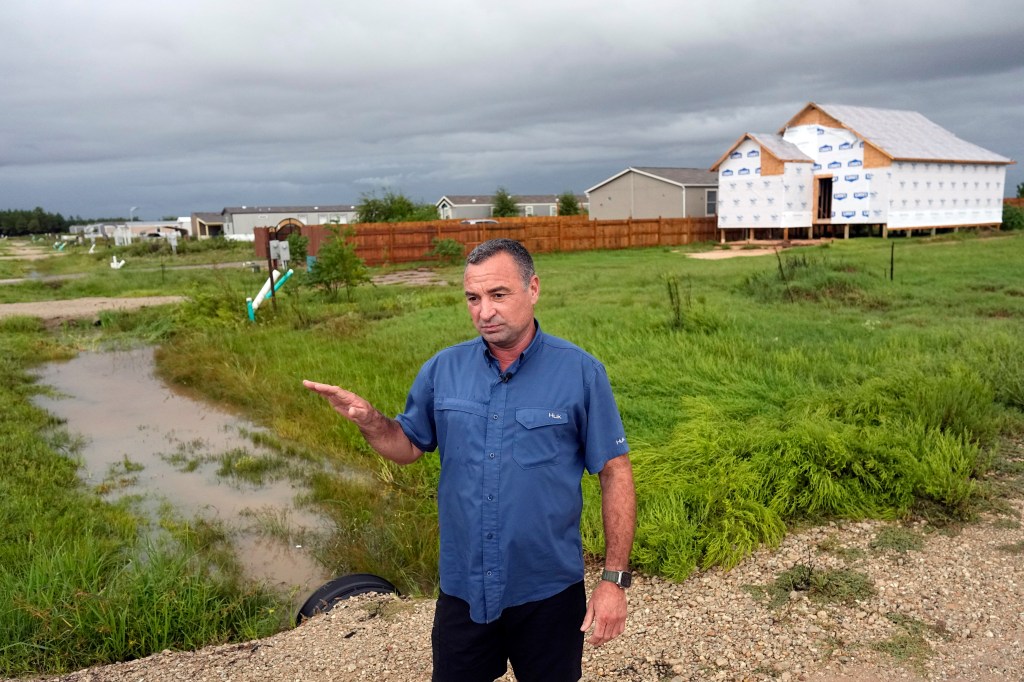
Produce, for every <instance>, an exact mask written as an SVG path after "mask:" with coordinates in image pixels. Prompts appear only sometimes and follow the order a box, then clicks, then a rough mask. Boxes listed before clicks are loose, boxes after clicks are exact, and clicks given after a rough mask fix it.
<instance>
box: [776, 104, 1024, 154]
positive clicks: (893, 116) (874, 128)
mask: <svg viewBox="0 0 1024 682" xmlns="http://www.w3.org/2000/svg"><path fill="white" fill-rule="evenodd" d="M808 109H817V110H818V111H821V112H822V113H824V114H825V115H827V116H830V117H832V118H833V119H835V120H836V121H838V122H839V123H840V124H841V125H842V126H843V127H845V128H846V129H848V130H850V131H851V132H853V133H854V134H856V135H857V136H858V137H860V138H861V139H863V140H864V141H865V142H868V143H869V144H871V145H873V146H874V147H875V148H877V149H878V150H879V151H880V152H882V153H883V154H885V155H886V156H888V157H890V158H891V159H893V160H894V161H968V162H975V163H977V162H986V163H997V164H1010V163H1014V161H1013V160H1011V159H1008V158H1006V157H1005V156H1002V155H1001V154H996V153H995V152H992V151H989V150H987V149H985V148H983V147H979V146H978V145H976V144H973V143H971V142H968V141H966V140H961V139H960V138H959V137H957V136H956V135H954V134H953V133H951V132H950V131H948V130H946V129H945V128H943V127H942V126H940V125H938V124H936V123H933V122H932V121H930V120H928V119H927V118H926V117H925V116H923V115H922V114H919V113H917V112H916V111H904V110H900V109H875V108H872V107H854V106H847V105H843V104H816V103H814V102H810V103H808V104H807V106H805V107H804V108H803V109H801V110H800V112H799V113H798V114H797V115H796V116H794V117H793V118H791V119H790V120H789V122H788V123H786V125H785V126H783V127H782V128H781V129H780V130H779V133H780V134H781V133H783V132H784V131H785V130H786V129H787V128H789V127H790V126H791V125H792V124H793V122H794V121H796V120H797V119H799V118H800V117H801V116H803V115H804V113H805V112H807V110H808Z"/></svg>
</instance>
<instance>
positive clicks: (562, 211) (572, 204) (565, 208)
mask: <svg viewBox="0 0 1024 682" xmlns="http://www.w3.org/2000/svg"><path fill="white" fill-rule="evenodd" d="M579 214H580V202H579V201H578V200H577V199H576V195H575V194H574V193H572V192H569V191H565V192H562V193H561V194H559V195H558V215H579Z"/></svg>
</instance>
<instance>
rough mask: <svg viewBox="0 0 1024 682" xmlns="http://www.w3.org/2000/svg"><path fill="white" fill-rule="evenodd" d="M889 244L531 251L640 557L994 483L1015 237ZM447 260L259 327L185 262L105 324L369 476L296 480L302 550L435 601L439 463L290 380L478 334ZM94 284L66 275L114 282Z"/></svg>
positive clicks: (711, 552) (1014, 401)
mask: <svg viewBox="0 0 1024 682" xmlns="http://www.w3.org/2000/svg"><path fill="white" fill-rule="evenodd" d="M892 243H894V242H891V241H883V240H877V239H861V240H854V241H851V242H849V243H838V242H837V243H833V244H831V245H825V246H821V247H812V248H807V249H801V250H799V251H794V252H785V253H781V254H779V257H778V258H776V257H774V256H769V257H764V258H742V259H733V260H722V261H699V260H692V259H689V258H687V257H686V256H685V254H683V253H677V252H674V251H672V250H668V249H645V250H630V251H618V252H605V253H576V254H551V255H540V256H538V257H537V259H536V260H537V267H538V272H539V273H540V276H541V279H542V296H541V302H540V305H539V307H538V311H537V314H538V318H539V319H540V321H541V323H542V325H543V328H544V329H545V330H546V331H548V332H550V333H554V334H557V335H559V336H563V337H565V338H568V339H570V340H572V341H574V342H576V343H578V344H579V345H581V346H583V347H584V348H585V349H587V350H589V351H591V352H593V353H594V354H595V355H596V356H597V357H598V358H600V359H601V360H602V361H603V362H604V363H605V365H606V367H607V368H608V373H609V376H610V377H611V380H612V384H613V387H614V389H615V392H616V397H617V400H618V403H619V407H620V411H621V413H622V415H623V419H624V421H625V423H626V429H627V434H628V437H629V440H630V444H631V448H632V454H631V456H632V459H633V462H634V472H635V475H636V481H637V492H638V527H637V536H636V543H635V546H634V552H633V556H632V562H633V564H634V565H635V566H637V567H639V568H641V569H643V570H645V571H648V572H652V573H658V574H661V575H665V576H669V577H672V578H675V579H682V578H685V577H686V576H687V575H689V574H690V573H691V572H692V571H693V570H695V569H697V568H702V567H708V566H714V565H721V566H725V567H728V566H732V565H735V564H736V563H737V562H738V561H740V560H741V559H742V558H743V557H744V556H746V555H747V554H749V553H750V552H751V551H753V550H754V549H756V548H757V547H759V546H762V545H765V544H768V545H771V544H774V543H777V542H778V541H779V540H780V539H781V538H782V537H783V536H784V534H785V532H786V529H787V527H788V526H790V525H791V524H793V523H805V522H808V521H810V522H815V521H819V520H822V519H828V518H836V517H840V518H853V519H856V518H866V517H883V518H896V517H901V516H905V515H907V514H912V513H921V514H926V515H928V516H929V518H935V517H937V516H944V517H947V518H968V517H970V516H971V515H972V514H973V513H974V511H975V509H976V505H977V504H978V503H979V501H981V500H983V499H984V498H985V497H986V496H987V495H989V494H991V493H990V492H989V489H988V487H987V485H986V483H985V481H984V474H985V472H986V470H987V469H988V467H989V466H990V465H991V463H992V462H993V461H994V459H996V458H997V457H998V451H997V449H998V443H999V439H1000V436H1001V434H1004V433H1006V432H1008V431H1010V430H1014V429H1017V430H1019V429H1021V428H1022V423H1024V420H1022V418H1021V410H1022V407H1024V402H1022V400H1024V328H1022V327H1024V324H1022V323H1024V284H1022V283H1021V282H1020V275H1019V263H1020V262H1021V261H1022V259H1024V237H1022V236H1017V235H1014V236H1011V237H999V238H994V239H978V238H975V237H966V238H963V237H961V238H956V239H935V240H929V239H916V238H915V239H912V240H899V242H898V243H897V247H896V249H895V253H894V254H893V251H892V250H891V244H892ZM891 256H894V258H893V261H892V262H893V265H894V267H893V269H892V274H893V276H892V278H891V279H890V276H889V275H890V257H891ZM441 272H442V274H443V275H444V276H445V277H446V278H447V279H448V280H449V281H451V282H453V283H455V286H453V287H422V288H416V287H401V286H398V287H383V286H381V287H370V286H367V287H360V288H359V289H358V290H357V292H356V293H355V295H354V297H353V300H352V301H351V302H347V301H346V302H341V303H328V302H325V301H323V300H322V299H321V298H320V297H319V296H318V295H316V294H315V293H312V292H310V291H308V290H305V289H303V288H302V287H299V286H294V287H286V288H285V289H284V290H282V294H283V295H282V296H280V297H279V298H278V300H277V302H276V306H275V307H270V306H268V307H265V308H261V309H260V312H259V314H258V316H257V321H256V323H251V322H249V321H248V319H247V318H246V316H245V313H244V298H245V296H246V295H252V293H251V291H249V290H250V289H253V290H254V288H255V287H258V282H257V281H256V280H259V279H260V277H259V275H255V276H253V277H248V278H247V276H245V275H243V273H238V272H236V273H233V274H222V275H217V274H208V275H198V274H197V275H195V276H194V277H191V276H190V277H188V278H187V281H185V280H182V281H178V280H172V282H173V283H172V285H171V286H170V287H169V288H171V289H172V290H177V291H183V292H185V293H188V294H189V296H190V299H189V301H188V302H187V303H185V304H183V305H181V306H179V307H177V308H176V309H175V310H174V311H173V313H171V314H166V313H159V312H156V311H147V312H142V313H138V314H133V315H116V316H110V317H109V318H107V319H105V321H104V324H103V325H102V327H101V329H100V332H99V333H101V334H108V335H115V336H116V335H123V336H125V337H131V335H132V334H138V335H140V336H148V337H149V338H151V339H159V340H161V341H162V347H161V350H160V352H159V353H158V356H157V357H158V364H159V370H160V372H161V373H162V375H163V376H164V377H165V378H167V379H168V380H170V381H172V382H175V383H177V384H179V385H182V386H185V387H188V388H189V389H191V390H195V391H198V392H200V393H202V394H204V395H206V396H208V397H210V398H212V399H214V400H216V401H218V402H221V403H225V404H228V405H231V406H233V407H235V408H237V409H239V410H242V411H244V412H245V413H247V414H248V415H249V416H250V417H251V418H253V419H254V420H256V421H258V422H261V423H262V424H264V425H266V426H268V427H269V428H270V429H272V430H273V432H274V433H276V434H277V437H278V438H280V439H281V441H282V443H292V444H294V447H291V446H289V447H287V448H283V450H285V451H294V452H303V451H312V452H317V453H321V454H323V455H325V456H326V457H328V458H329V459H331V460H333V461H336V462H338V463H339V464H344V465H345V467H348V468H349V470H351V468H352V467H355V468H356V469H357V470H359V471H362V472H365V475H361V476H352V475H351V474H349V473H334V474H332V473H328V472H324V473H320V474H317V475H315V476H313V477H312V478H311V480H310V486H311V487H310V492H309V500H310V501H311V502H312V503H313V504H316V505H318V506H319V507H320V508H321V509H322V510H323V511H324V512H325V513H326V514H328V515H329V516H330V517H331V518H332V519H333V520H334V525H335V532H334V533H333V536H332V537H331V538H330V540H328V541H327V542H325V543H323V544H322V545H320V546H318V547H317V548H316V552H317V556H318V557H319V558H320V559H321V560H322V561H323V562H324V563H325V564H326V565H327V566H328V568H329V569H331V570H333V571H335V572H337V573H339V574H340V573H345V572H354V571H369V572H374V573H378V574H380V575H383V576H385V577H388V578H389V579H391V580H392V581H394V582H395V583H396V584H398V586H399V587H400V589H402V591H403V592H406V593H431V592H433V591H434V590H435V589H436V585H437V576H436V562H437V551H438V550H437V538H436V508H435V499H434V496H435V492H436V485H437V476H438V462H437V457H436V455H427V456H426V457H424V458H423V459H422V460H421V461H420V462H418V463H416V464H414V465H411V466H408V467H397V466H395V465H393V464H391V463H388V462H385V461H383V460H381V459H380V458H379V457H378V456H377V455H375V454H374V453H373V452H372V451H371V450H370V449H369V447H368V446H367V445H366V444H365V443H364V442H363V440H362V438H361V437H360V435H359V433H358V431H357V430H356V429H355V428H354V427H352V426H351V425H349V424H347V422H345V421H344V420H343V419H341V418H339V417H338V416H337V415H335V414H334V413H333V412H332V411H331V410H330V409H329V408H328V407H327V406H326V405H325V404H324V403H323V401H322V400H320V399H318V398H317V397H316V396H314V395H312V394H310V393H309V392H308V391H306V390H305V389H303V388H302V386H301V383H300V381H301V380H302V379H304V378H310V379H317V380H321V381H328V382H333V383H338V384H340V385H342V386H345V387H347V388H350V389H352V390H354V391H356V392H358V393H360V394H362V395H364V396H366V397H367V398H369V399H371V400H372V401H373V402H374V404H375V405H376V406H377V407H378V408H380V409H381V410H382V411H384V412H385V413H387V414H395V413H397V412H398V411H400V410H401V409H402V407H403V405H404V400H405V395H406V392H407V390H408V387H409V385H410V383H411V382H412V379H413V377H414V376H415V374H416V372H417V370H418V369H419V367H420V365H421V364H422V363H423V362H424V361H425V360H426V359H427V358H428V357H429V356H430V355H432V354H433V353H434V352H436V351H437V350H439V349H441V348H443V347H445V346H447V345H450V344H452V343H454V342H457V341H461V340H463V339H465V338H468V337H469V336H471V334H472V327H471V325H470V323H469V321H468V316H467V314H466V311H465V304H464V302H463V296H462V295H461V290H460V289H459V284H460V283H461V273H460V270H459V268H457V267H453V268H446V269H442V271H441ZM106 274H107V273H104V275H106ZM156 276H157V274H156V273H150V275H148V277H149V279H146V277H140V278H139V279H138V280H132V281H130V282H129V283H130V285H131V287H132V291H136V292H138V291H149V290H152V289H153V288H155V287H154V279H153V278H154V277H156ZM108 279H110V278H109V277H101V276H99V274H98V273H97V274H96V275H90V276H89V277H88V278H86V279H85V280H84V281H82V282H81V284H72V283H67V284H65V285H64V286H67V287H71V288H70V289H68V291H96V290H100V289H102V290H108V288H109V290H113V289H114V288H115V287H114V286H113V285H110V284H107V283H106V280H108ZM250 280H251V281H250ZM666 283H669V284H670V286H668V287H666ZM672 283H675V286H674V288H673V287H672V286H671V284H672ZM19 289H20V288H19ZM35 295H37V293H36V291H35V290H32V289H22V290H21V291H16V292H15V293H12V294H10V296H12V297H15V296H28V297H31V296H35ZM161 315H163V319H164V321H163V322H161V318H160V316H161ZM10 324H14V323H10ZM19 324H23V323H19ZM65 333H68V334H71V335H72V336H73V337H74V338H75V339H76V341H81V339H82V338H83V337H84V336H85V335H86V334H87V333H88V332H87V331H86V330H84V329H81V328H75V329H70V330H69V329H66V330H65ZM60 352H64V351H60ZM40 428H41V427H40ZM341 469H344V467H339V470H341ZM583 489H584V496H585V502H586V503H585V508H584V519H583V524H582V531H583V536H584V544H585V549H586V551H587V552H589V553H592V554H600V553H601V552H602V551H603V537H602V528H601V515H600V502H599V497H600V490H599V485H598V483H597V479H596V477H586V478H585V480H584V486H583ZM22 513H25V512H24V511H23V512H22Z"/></svg>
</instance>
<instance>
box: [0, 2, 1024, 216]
mask: <svg viewBox="0 0 1024 682" xmlns="http://www.w3.org/2000/svg"><path fill="white" fill-rule="evenodd" d="M0 74H2V75H0V209H9V208H33V207H35V206H42V207H43V208H44V209H46V210H48V211H51V212H58V211H59V212H61V213H63V214H64V215H65V216H69V215H81V216H83V217H116V216H127V215H128V214H129V211H130V209H131V207H133V206H137V207H138V208H137V209H136V211H135V215H136V216H139V217H142V218H144V219H154V220H155V219H159V218H161V217H163V216H168V215H180V216H186V215H189V214H190V213H192V212H194V211H220V210H221V209H222V208H223V207H225V206H241V205H249V206H251V205H294V204H303V205H318V204H346V203H357V202H358V201H359V199H360V197H361V196H362V195H363V194H364V193H369V192H375V191H376V192H378V193H380V191H381V190H383V189H390V190H393V191H400V192H403V193H405V194H406V195H407V196H409V197H411V198H413V199H415V200H417V201H426V202H430V203H434V202H435V201H437V199H439V198H440V197H441V196H442V195H444V194H493V193H494V191H495V190H496V189H497V187H499V186H504V187H506V188H507V189H508V190H509V191H511V192H512V193H514V194H546V193H551V194H557V193H560V192H563V191H565V190H573V191H576V192H580V193H582V192H583V191H584V190H586V189H587V188H589V187H591V186H593V185H595V184H597V183H598V182H600V181H602V180H604V179H606V178H608V177H610V176H612V175H614V174H615V173H618V172H619V171H621V170H623V169H625V168H627V167H628V166H685V167H700V168H707V167H709V166H710V165H711V164H713V163H714V162H715V161H716V160H717V159H718V157H719V156H721V155H722V154H723V153H724V152H725V151H726V150H727V148H728V147H729V146H730V145H731V144H732V143H733V142H734V141H735V140H736V139H737V138H738V137H739V136H740V135H741V134H743V133H744V132H748V131H749V132H774V131H776V130H778V129H779V128H780V127H781V126H782V125H784V124H785V123H786V121H788V120H789V118H791V117H792V116H793V115H795V114H796V113H797V112H798V111H799V109H800V108H801V107H802V106H803V105H805V104H806V103H807V102H811V101H814V102H821V103H828V104H847V105H857V106H872V107H883V108H893V109H911V110H914V111H918V112H920V113H922V114H924V115H925V116H927V117H928V118H930V119H931V120H932V121H934V122H935V123H937V124H939V125H941V126H943V127H945V128H947V129H949V130H951V131H952V132H953V133H955V134H956V135H958V136H959V137H961V138H963V139H966V140H968V141H970V142H973V143H975V144H977V145H980V146H982V147H985V148H987V149H990V150H992V151H994V152H997V153H999V154H1002V155H1003V156H1007V157H1010V158H1012V159H1014V160H1016V161H1018V162H1021V161H1024V125H1022V124H1024V12H1021V11H1020V3H1019V0H970V1H967V0H929V1H917V0H914V1H910V0H884V1H875V0H846V1H845V2H809V1H805V2H797V1H789V0H782V1H780V0H772V1H766V0H750V1H745V0H737V1H733V2H730V1H729V0H720V1H718V2H708V1H706V0H705V1H703V2H688V1H685V0H631V1H630V2H625V1H623V0H616V1H615V2H611V1H609V0H588V1H586V2H583V1H577V0H517V1H516V2H496V1H495V0H434V1H433V2H416V1H415V0H405V1H404V2H397V1H396V0H372V1H369V2H338V1H337V0H290V1H289V2H283V1H282V2H268V1H266V0H244V1H243V0H173V1H164V0H150V1H146V2H139V1H138V0H98V1H94V2H86V1H82V0H3V2H0ZM1022 181H1024V172H1022V169H1021V167H1020V165H1013V166H1010V167H1009V171H1008V174H1007V194H1013V193H1014V191H1015V188H1016V185H1017V183H1019V182H1022Z"/></svg>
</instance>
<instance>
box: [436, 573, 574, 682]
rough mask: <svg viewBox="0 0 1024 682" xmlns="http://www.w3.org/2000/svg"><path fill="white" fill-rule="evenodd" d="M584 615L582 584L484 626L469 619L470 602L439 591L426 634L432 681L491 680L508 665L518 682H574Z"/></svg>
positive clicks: (513, 609)
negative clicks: (428, 634)
mask: <svg viewBox="0 0 1024 682" xmlns="http://www.w3.org/2000/svg"><path fill="white" fill-rule="evenodd" d="M586 612H587V593H586V590H585V589H584V586H583V582H582V581H581V582H578V583H576V584H575V585H572V586H571V587H569V588H567V589H565V590H563V591H562V592H559V593H558V594H556V595H554V596H553V597H548V598H547V599H542V600H540V601H535V602H529V603H527V604H522V605H520V606H512V607H509V608H507V609H505V610H504V611H503V612H502V614H501V616H500V617H499V618H498V620H496V621H494V622H493V623H487V624H483V625H482V624H480V623H474V622H473V621H472V620H470V618H469V604H467V603H466V602H464V601H463V600H461V599H459V598H457V597H452V596H450V595H447V594H445V593H444V592H442V593H441V596H440V597H438V599H437V609H436V610H435V612H434V628H433V631H432V632H431V643H432V645H433V651H434V676H433V682H493V681H494V680H495V679H497V678H499V677H501V676H502V675H504V674H505V672H506V670H507V669H508V663H510V662H511V663H512V670H513V671H514V672H515V674H516V679H517V680H519V682H541V681H543V682H576V680H578V679H580V677H582V676H583V668H582V658H583V633H582V632H580V625H582V624H583V617H584V616H585V615H586Z"/></svg>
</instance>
